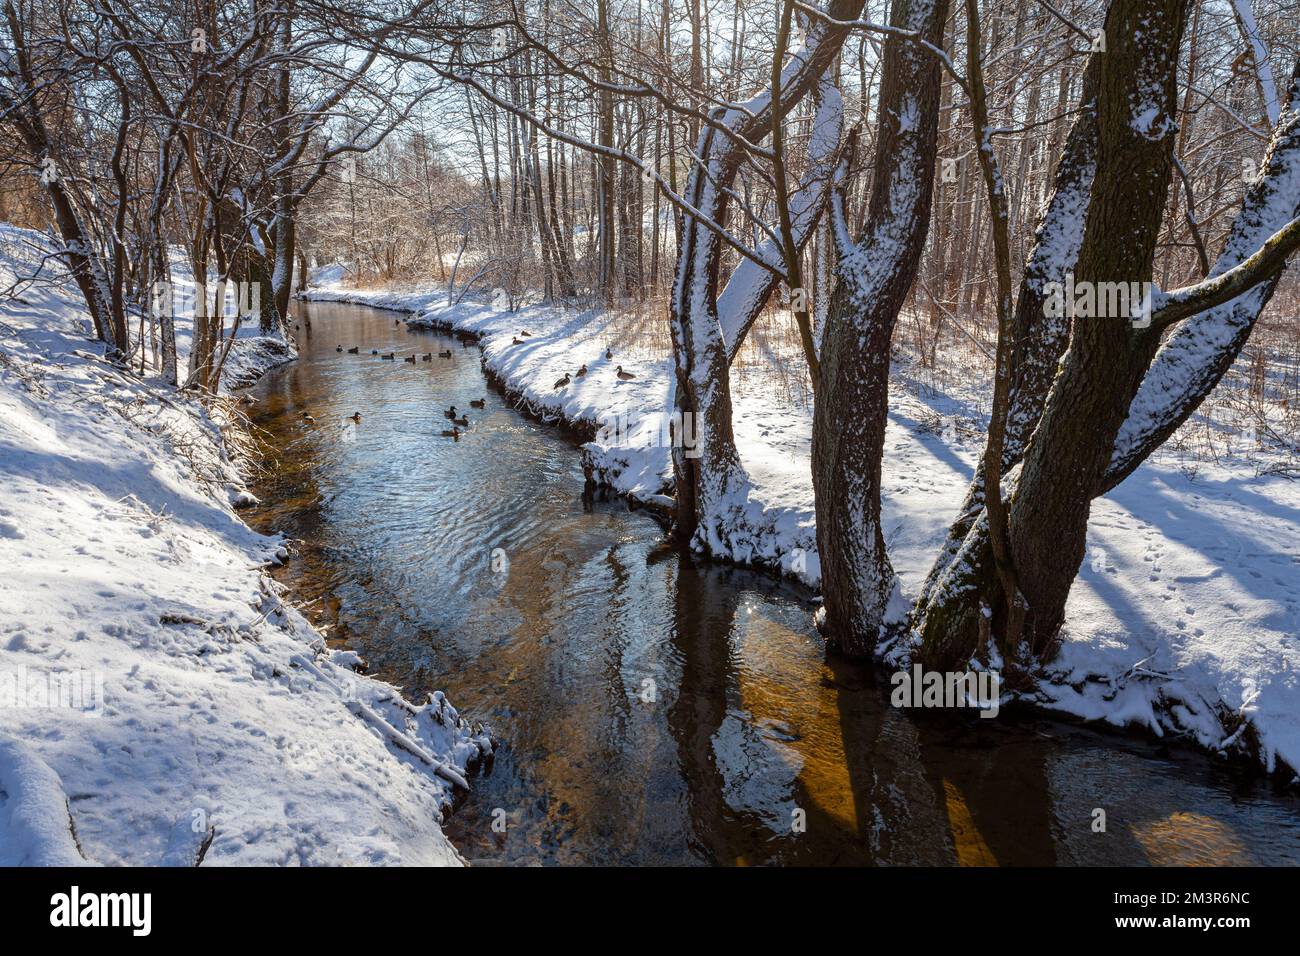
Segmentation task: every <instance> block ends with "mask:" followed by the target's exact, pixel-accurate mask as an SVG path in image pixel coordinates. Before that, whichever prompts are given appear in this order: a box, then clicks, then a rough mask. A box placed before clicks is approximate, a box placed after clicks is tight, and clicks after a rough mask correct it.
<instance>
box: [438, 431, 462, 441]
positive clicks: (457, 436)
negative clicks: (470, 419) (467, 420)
mask: <svg viewBox="0 0 1300 956" xmlns="http://www.w3.org/2000/svg"><path fill="white" fill-rule="evenodd" d="M442 437H443V438H454V439H455V440H456V441H460V429H459V428H452V429H451V430H450V431H449V430H447V429H445V428H444V429H443V430H442Z"/></svg>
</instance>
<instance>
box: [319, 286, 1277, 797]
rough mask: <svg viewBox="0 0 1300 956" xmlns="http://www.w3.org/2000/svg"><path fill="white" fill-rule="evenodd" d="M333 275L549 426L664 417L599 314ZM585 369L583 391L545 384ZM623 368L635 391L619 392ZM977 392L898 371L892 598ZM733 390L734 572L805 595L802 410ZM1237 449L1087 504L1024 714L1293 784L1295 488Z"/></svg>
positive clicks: (618, 480)
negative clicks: (1053, 657) (754, 570)
mask: <svg viewBox="0 0 1300 956" xmlns="http://www.w3.org/2000/svg"><path fill="white" fill-rule="evenodd" d="M341 274H342V272H341V270H338V269H335V270H333V271H332V272H330V273H328V274H324V273H322V275H321V276H320V279H319V281H317V282H314V286H313V290H312V291H311V292H310V293H309V297H310V298H315V299H320V300H331V301H347V302H354V303H357V304H363V305H370V306H373V307H378V308H386V309H393V310H398V311H403V312H409V313H414V314H415V316H416V317H415V318H414V319H413V320H411V321H410V323H409V324H411V325H412V326H415V327H420V326H425V327H434V326H436V327H444V328H454V329H456V330H461V331H467V332H473V333H475V334H477V335H478V336H480V337H481V338H480V342H481V345H482V348H483V352H484V361H485V363H486V365H487V367H488V369H489V370H490V371H491V372H493V373H494V374H495V375H497V376H499V377H500V378H501V379H502V380H503V381H504V382H505V384H506V385H507V387H508V388H509V389H510V390H511V391H512V393H515V394H518V395H520V396H522V397H524V398H526V400H527V401H528V403H529V405H530V407H531V408H532V410H534V411H535V412H539V413H541V414H542V415H543V416H551V417H553V418H556V419H559V418H563V419H565V420H568V421H570V422H580V423H587V424H589V425H598V424H602V423H607V422H609V421H611V420H617V419H618V418H619V416H627V417H629V418H630V419H631V420H632V421H634V422H635V421H638V420H640V421H646V420H648V419H649V418H650V417H651V416H654V415H659V414H662V413H663V412H664V411H665V410H666V408H667V407H668V403H669V394H670V393H669V387H670V381H671V362H670V360H669V358H667V357H666V356H665V357H662V358H658V359H655V360H646V359H645V358H640V359H637V358H631V359H630V358H628V357H627V356H624V355H622V354H620V350H619V347H618V346H617V345H615V346H614V354H613V357H612V358H609V359H606V358H605V349H606V347H607V344H608V343H609V342H610V341H611V339H613V338H615V336H613V335H612V334H611V332H610V324H611V322H610V320H609V319H608V317H606V316H604V315H602V314H601V313H599V312H587V313H573V312H564V311H560V310H553V309H549V308H546V307H541V306H538V307H530V308H526V309H522V310H519V311H516V312H509V311H505V310H502V309H496V308H492V307H491V306H489V305H485V304H483V303H481V302H469V301H466V302H463V303H460V304H457V305H455V306H452V307H450V308H448V307H446V305H445V302H446V295H445V290H443V289H440V288H436V287H434V286H427V287H424V288H422V289H415V290H407V291H395V290H392V289H377V290H357V289H350V288H346V287H344V286H342V285H340V284H339V277H340V275H341ZM523 331H528V332H530V333H532V334H531V335H529V336H526V337H521V334H522V332H523ZM515 338H519V342H520V344H518V345H516V344H512V343H513V340H514V339H515ZM582 364H586V365H587V367H588V371H587V374H586V375H585V376H583V377H582V378H575V379H573V380H572V381H571V383H570V384H569V385H568V386H566V387H564V388H562V389H556V388H555V387H554V386H555V383H556V381H557V380H558V379H559V378H560V377H561V376H563V375H564V374H565V373H566V372H568V373H573V372H575V371H576V370H577V369H578V368H579V367H580V366H581V365H582ZM620 364H621V365H623V366H624V368H625V369H627V370H629V371H631V372H633V373H635V375H636V378H635V379H632V380H629V381H624V380H620V379H618V378H617V377H616V375H615V367H616V366H617V365H620ZM954 381H955V382H957V383H958V384H953V382H954ZM986 384H987V383H986V381H984V379H983V378H981V377H980V376H978V375H971V376H968V377H967V378H965V379H964V380H963V379H962V376H961V375H960V374H959V375H957V376H955V378H954V379H953V380H951V381H950V382H949V383H948V384H946V385H945V386H944V387H943V388H941V389H939V390H937V391H936V390H935V389H933V388H932V387H923V386H921V385H918V384H917V383H916V382H914V381H912V380H911V378H910V375H909V373H908V371H907V370H906V369H905V368H897V369H896V371H895V377H894V381H893V384H892V387H891V395H890V408H889V427H888V430H887V433H886V447H885V455H884V475H883V484H884V506H883V511H884V515H883V521H884V528H885V535H886V538H887V540H888V542H889V547H890V556H891V558H892V560H893V563H894V567H895V570H896V571H897V572H898V574H899V577H900V578H901V580H902V584H903V590H904V593H905V594H906V595H915V594H916V592H917V590H918V589H919V587H920V584H921V582H922V580H923V579H924V576H925V573H926V572H927V570H928V569H929V567H930V563H931V561H932V560H933V559H934V555H935V552H936V550H937V548H938V546H939V544H940V543H941V541H942V540H943V536H944V532H945V531H946V529H947V527H948V524H949V522H950V521H951V520H952V518H953V516H954V515H955V514H956V510H957V508H958V506H959V504H960V502H961V499H962V495H963V493H964V492H965V490H966V485H967V482H968V480H969V478H970V475H971V472H972V468H973V465H974V462H975V460H976V456H977V455H978V454H979V453H980V450H981V447H980V446H981V441H982V434H983V432H982V428H983V422H984V421H985V420H986V418H987V403H988V395H987V387H986ZM733 391H734V404H735V409H736V421H735V430H736V439H737V444H738V446H739V448H740V452H741V456H742V459H743V460H744V463H745V467H746V470H747V472H748V474H749V478H750V481H751V487H750V489H749V490H748V494H747V496H746V497H745V500H744V501H742V502H738V506H739V507H740V508H742V509H743V510H744V513H745V515H746V520H747V521H748V522H750V523H752V524H754V525H759V524H760V523H762V522H766V528H765V531H770V533H768V534H766V535H765V536H761V537H762V540H763V542H764V546H765V547H766V548H768V549H769V553H768V554H757V555H755V554H749V555H745V554H733V555H732V557H735V558H737V559H739V560H745V559H749V560H751V561H753V562H754V563H758V564H766V565H768V566H771V565H772V564H780V566H781V568H782V570H783V571H785V572H787V573H791V572H795V573H796V576H799V577H802V578H803V580H804V581H805V582H807V583H809V584H812V585H814V586H815V585H816V584H817V582H818V578H819V565H818V564H817V558H816V550H815V549H816V538H815V530H814V528H815V525H814V511H813V499H812V480H811V475H810V470H809V448H810V442H811V433H812V428H811V408H810V407H809V406H807V405H806V404H804V403H801V402H798V401H793V402H792V401H790V400H788V399H787V400H784V401H783V400H781V399H779V398H778V397H777V396H776V395H775V394H774V393H773V389H772V388H770V387H769V383H768V382H767V381H765V380H764V379H763V378H762V377H761V376H756V377H751V379H750V381H748V382H744V381H741V382H738V383H735V384H734V389H733ZM629 444H633V445H635V444H636V442H630V443H629ZM1241 447H1242V448H1243V449H1244V451H1243V453H1242V454H1241V455H1239V456H1228V457H1225V458H1224V459H1222V460H1221V461H1220V462H1219V463H1217V464H1213V465H1210V464H1206V463H1200V464H1198V465H1197V467H1196V469H1195V473H1194V474H1192V473H1191V471H1192V469H1188V468H1184V467H1180V463H1179V462H1178V461H1177V460H1176V458H1175V457H1174V456H1173V455H1172V454H1157V455H1156V456H1155V457H1154V458H1153V459H1152V460H1150V461H1148V462H1147V463H1146V464H1144V465H1143V466H1142V467H1141V468H1139V469H1138V470H1137V471H1136V472H1135V473H1134V474H1133V475H1132V476H1131V477H1130V478H1129V479H1128V480H1127V481H1125V482H1124V483H1123V484H1122V485H1120V486H1119V487H1118V488H1117V489H1116V490H1115V491H1114V492H1112V493H1111V494H1110V495H1108V496H1106V497H1105V498H1103V499H1101V500H1099V501H1097V502H1095V503H1094V505H1093V510H1092V520H1091V522H1090V524H1089V530H1088V555H1087V557H1086V558H1085V560H1084V564H1083V567H1082V569H1081V571H1080V575H1079V578H1078V580H1077V581H1076V583H1075V586H1074V589H1073V591H1072V593H1071V595H1070V601H1069V605H1068V608H1067V620H1068V622H1069V624H1068V626H1067V630H1066V633H1065V634H1064V643H1063V648H1062V652H1061V655H1060V658H1059V660H1058V661H1057V663H1056V665H1055V666H1054V668H1053V673H1052V674H1051V676H1050V677H1049V678H1048V679H1047V680H1045V681H1044V682H1043V683H1042V685H1041V686H1040V688H1039V690H1038V692H1037V694H1036V695H1035V697H1036V700H1035V702H1036V703H1038V704H1039V705H1041V706H1043V707H1046V708H1049V709H1055V710H1059V711H1064V712H1067V713H1070V714H1073V715H1076V716H1079V717H1082V718H1084V719H1087V720H1095V721H1102V722H1106V723H1110V724H1113V725H1116V726H1139V727H1143V728H1146V729H1148V730H1150V731H1151V732H1152V733H1154V734H1156V735H1158V736H1169V737H1175V738H1182V739H1188V740H1191V741H1193V742H1195V743H1196V744H1198V745H1199V746H1201V747H1203V748H1206V749H1208V750H1210V751H1213V752H1227V753H1234V754H1238V755H1245V756H1247V757H1248V758H1249V759H1252V760H1256V761H1258V762H1259V763H1260V764H1261V765H1262V766H1263V767H1265V768H1266V769H1268V770H1270V771H1278V772H1280V773H1282V774H1283V775H1284V776H1285V778H1286V779H1288V780H1290V779H1292V778H1293V777H1294V775H1295V774H1294V771H1295V768H1297V767H1300V482H1294V481H1289V480H1287V479H1286V478H1284V477H1280V476H1267V475H1264V476H1260V475H1257V474H1256V471H1257V469H1256V467H1255V466H1256V464H1258V461H1257V459H1258V456H1259V455H1260V454H1262V452H1260V451H1258V450H1257V449H1254V448H1251V449H1246V446H1245V443H1242V446H1241ZM584 453H585V454H586V455H587V456H588V459H589V461H591V462H592V463H593V464H594V465H595V466H596V467H597V468H598V469H601V470H602V471H603V474H604V476H605V477H606V478H608V479H609V480H610V481H611V482H612V483H613V484H614V486H615V487H616V488H617V489H618V490H619V491H621V492H624V493H626V494H628V495H629V496H631V497H633V498H639V499H641V500H645V501H651V502H653V501H654V500H655V499H656V498H657V496H660V495H662V494H664V493H665V492H667V491H668V490H670V489H669V487H668V480H669V478H670V477H671V472H670V462H669V457H668V450H667V449H666V448H663V447H659V446H658V445H656V444H653V443H652V444H651V445H649V446H645V447H633V448H623V447H615V446H611V445H608V444H601V443H599V442H597V443H594V444H589V445H587V446H585V448H584ZM800 553H802V555H803V560H802V561H801V562H799V564H798V565H796V564H795V560H794V559H795V558H796V557H797V556H798V555H800ZM773 558H775V560H773ZM755 559H757V560H755ZM800 568H802V573H801V574H799V573H797V572H799V569H800Z"/></svg>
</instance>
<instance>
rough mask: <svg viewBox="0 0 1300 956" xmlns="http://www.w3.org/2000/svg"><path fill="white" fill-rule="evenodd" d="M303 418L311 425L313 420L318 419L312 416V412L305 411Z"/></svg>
mask: <svg viewBox="0 0 1300 956" xmlns="http://www.w3.org/2000/svg"><path fill="white" fill-rule="evenodd" d="M302 420H303V421H304V422H306V423H307V424H309V425H310V424H311V423H312V422H314V421H316V419H314V418H312V417H311V412H303V413H302Z"/></svg>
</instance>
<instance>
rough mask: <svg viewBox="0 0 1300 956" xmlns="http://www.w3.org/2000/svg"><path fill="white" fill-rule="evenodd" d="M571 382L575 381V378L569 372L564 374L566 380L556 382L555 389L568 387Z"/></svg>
mask: <svg viewBox="0 0 1300 956" xmlns="http://www.w3.org/2000/svg"><path fill="white" fill-rule="evenodd" d="M571 381H573V376H572V375H570V374H569V373H568V372H565V373H564V378H562V379H560V380H559V381H558V382H556V383H555V387H556V388H557V389H561V388H564V386H566V385H568V384H569V383H570V382H571Z"/></svg>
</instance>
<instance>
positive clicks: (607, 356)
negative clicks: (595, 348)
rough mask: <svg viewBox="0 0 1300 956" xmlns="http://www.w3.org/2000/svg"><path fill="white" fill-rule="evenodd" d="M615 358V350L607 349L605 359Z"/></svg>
mask: <svg viewBox="0 0 1300 956" xmlns="http://www.w3.org/2000/svg"><path fill="white" fill-rule="evenodd" d="M613 357H614V350H613V349H612V348H606V349H605V358H607V359H612V358H613Z"/></svg>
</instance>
